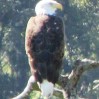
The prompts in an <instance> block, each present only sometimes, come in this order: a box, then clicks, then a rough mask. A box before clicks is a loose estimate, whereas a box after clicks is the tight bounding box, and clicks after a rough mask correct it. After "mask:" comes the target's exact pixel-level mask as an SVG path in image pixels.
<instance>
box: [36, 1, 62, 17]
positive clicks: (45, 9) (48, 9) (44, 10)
mask: <svg viewBox="0 0 99 99" xmlns="http://www.w3.org/2000/svg"><path fill="white" fill-rule="evenodd" d="M58 9H59V10H62V9H63V7H62V5H61V4H60V3H58V2H57V1H55V0H41V1H39V2H38V3H37V5H36V7H35V12H36V15H55V13H56V10H58Z"/></svg>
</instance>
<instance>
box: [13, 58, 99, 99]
mask: <svg viewBox="0 0 99 99" xmlns="http://www.w3.org/2000/svg"><path fill="white" fill-rule="evenodd" d="M97 67H99V62H97V61H93V60H89V59H83V60H77V61H76V62H75V63H74V68H73V69H72V71H71V73H70V74H68V75H66V76H63V75H61V76H60V77H59V81H60V82H61V87H62V89H57V88H54V91H56V92H60V93H63V96H64V99H70V97H71V96H73V97H74V96H76V86H77V84H78V81H79V79H80V77H81V76H82V74H83V73H84V72H85V71H89V70H90V69H94V68H97ZM34 82H35V79H34V76H31V77H30V78H29V80H28V83H27V86H26V87H25V89H24V90H23V92H22V93H21V94H19V95H18V96H16V97H14V98H12V99H24V98H26V97H27V96H28V95H29V93H30V92H31V91H32V90H33V83H34ZM96 87H99V85H97V86H96ZM94 89H95V88H94Z"/></svg>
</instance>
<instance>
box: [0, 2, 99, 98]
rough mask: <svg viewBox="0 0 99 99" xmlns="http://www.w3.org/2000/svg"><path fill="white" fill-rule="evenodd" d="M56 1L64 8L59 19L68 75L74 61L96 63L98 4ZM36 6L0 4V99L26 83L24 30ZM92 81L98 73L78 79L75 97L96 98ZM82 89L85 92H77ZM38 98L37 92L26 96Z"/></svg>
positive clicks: (12, 94) (10, 94)
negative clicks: (63, 27)
mask: <svg viewBox="0 0 99 99" xmlns="http://www.w3.org/2000/svg"><path fill="white" fill-rule="evenodd" d="M58 1H59V2H61V3H62V4H63V6H64V11H63V13H62V14H63V15H62V16H63V19H64V24H65V31H66V32H65V34H66V38H67V40H66V44H67V46H66V48H65V60H64V64H65V66H64V71H65V72H68V71H70V68H72V65H71V64H72V63H73V62H74V61H75V60H76V59H78V58H80V59H82V58H91V59H95V60H99V0H58ZM37 2H38V0H29V1H27V0H1V1H0V99H8V98H9V97H12V96H14V95H16V94H17V93H19V92H20V91H22V90H23V88H24V87H25V85H26V83H27V80H28V76H29V71H30V70H29V66H28V60H27V56H26V54H25V49H24V38H25V28H26V24H27V21H28V19H29V18H30V17H31V16H32V15H35V12H34V7H35V4H36V3H37ZM87 78H88V79H87ZM86 79H87V80H86ZM95 79H99V69H97V70H95V71H93V72H92V71H91V72H89V73H86V74H85V75H84V76H83V77H82V79H81V81H80V82H79V87H78V91H79V92H81V93H79V96H82V97H85V96H87V98H88V95H89V96H90V93H91V94H92V95H93V96H95V97H97V98H99V95H98V93H99V90H98V89H99V87H97V88H96V89H94V88H95V87H96V86H97V85H98V84H99V82H97V83H96V82H93V81H94V80H95ZM83 85H84V86H85V89H86V90H85V91H84V89H83V90H82V89H81V87H82V86H83ZM80 86H81V87H80ZM86 86H87V87H86ZM36 88H37V87H36ZM88 89H90V90H88ZM82 92H83V93H82ZM55 96H56V97H60V98H61V99H62V96H61V95H58V94H57V95H56V94H55V95H54V97H53V99H54V98H56V97H55ZM34 97H35V98H34ZM39 97H40V92H38V91H34V92H33V93H31V95H30V98H31V99H36V98H37V99H38V98H39ZM60 98H59V99H60Z"/></svg>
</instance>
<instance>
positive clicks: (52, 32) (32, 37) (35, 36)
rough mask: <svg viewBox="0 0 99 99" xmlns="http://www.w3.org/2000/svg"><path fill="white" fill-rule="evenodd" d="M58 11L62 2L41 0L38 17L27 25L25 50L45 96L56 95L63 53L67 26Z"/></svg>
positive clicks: (36, 10) (37, 7) (30, 20)
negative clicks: (57, 14) (54, 92)
mask: <svg viewBox="0 0 99 99" xmlns="http://www.w3.org/2000/svg"><path fill="white" fill-rule="evenodd" d="M57 10H62V5H61V4H60V3H58V2H56V1H55V0H41V1H39V2H38V3H37V5H36V7H35V12H36V16H34V17H31V18H30V19H29V21H28V24H27V28H26V36H25V50H26V54H27V56H28V61H29V65H30V69H31V73H32V75H33V77H34V79H35V81H36V82H37V84H38V85H39V87H40V89H41V92H42V95H43V96H45V97H51V96H52V94H53V90H54V85H55V83H56V82H57V81H58V77H59V71H60V68H61V66H62V60H63V56H64V26H63V21H62V19H61V18H60V17H58V16H56V11H57Z"/></svg>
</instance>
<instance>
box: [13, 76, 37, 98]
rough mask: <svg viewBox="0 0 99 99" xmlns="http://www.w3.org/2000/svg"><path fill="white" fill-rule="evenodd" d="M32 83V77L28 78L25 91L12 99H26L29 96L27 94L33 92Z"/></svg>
mask: <svg viewBox="0 0 99 99" xmlns="http://www.w3.org/2000/svg"><path fill="white" fill-rule="evenodd" d="M34 82H35V78H34V76H30V78H29V80H28V83H27V85H26V87H25V89H24V90H23V92H22V93H21V94H19V95H18V96H16V97H14V98H12V99H24V98H26V97H27V96H28V95H29V93H30V92H31V91H32V90H33V83H34Z"/></svg>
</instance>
